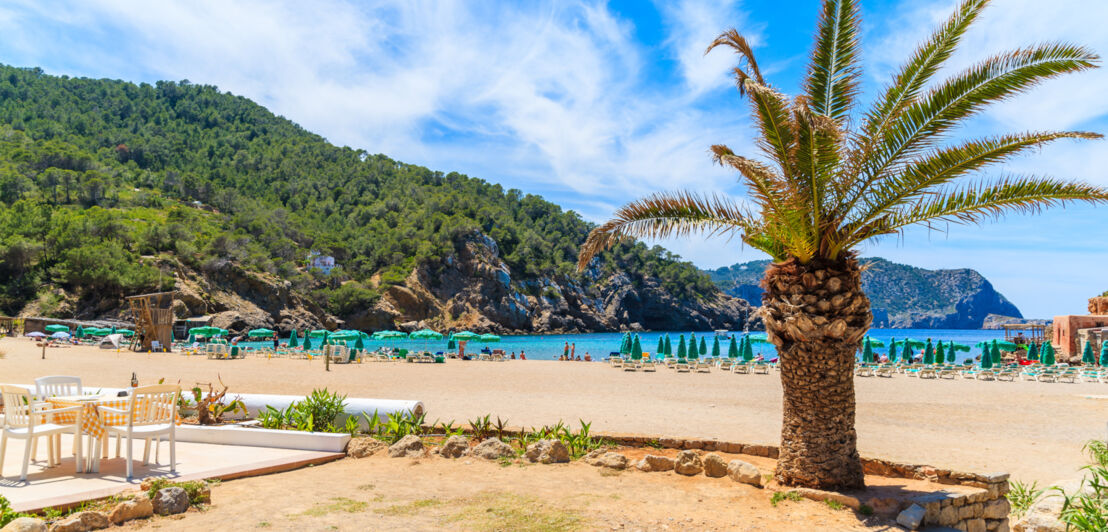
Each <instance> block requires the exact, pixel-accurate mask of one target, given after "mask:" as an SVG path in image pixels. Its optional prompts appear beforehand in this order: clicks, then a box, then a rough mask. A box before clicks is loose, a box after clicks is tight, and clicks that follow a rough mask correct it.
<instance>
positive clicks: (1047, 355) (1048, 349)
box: [1042, 342, 1054, 366]
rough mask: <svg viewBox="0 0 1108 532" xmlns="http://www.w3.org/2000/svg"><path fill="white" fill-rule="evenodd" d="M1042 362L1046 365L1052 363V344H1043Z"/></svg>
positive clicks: (1051, 364)
mask: <svg viewBox="0 0 1108 532" xmlns="http://www.w3.org/2000/svg"><path fill="white" fill-rule="evenodd" d="M1042 358H1043V364H1045V365H1047V366H1053V365H1054V344H1052V343H1051V342H1046V343H1044V344H1043V357H1042Z"/></svg>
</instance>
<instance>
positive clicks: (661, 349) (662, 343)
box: [656, 336, 666, 356]
mask: <svg viewBox="0 0 1108 532" xmlns="http://www.w3.org/2000/svg"><path fill="white" fill-rule="evenodd" d="M656 352H657V353H658V356H662V355H665V354H666V339H665V337H664V336H659V337H658V349H657V351H656Z"/></svg>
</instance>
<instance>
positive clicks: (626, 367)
mask: <svg viewBox="0 0 1108 532" xmlns="http://www.w3.org/2000/svg"><path fill="white" fill-rule="evenodd" d="M639 366H640V364H639V363H638V362H635V361H634V360H627V361H624V362H623V371H638V370H639Z"/></svg>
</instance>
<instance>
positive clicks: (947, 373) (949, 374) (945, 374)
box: [939, 366, 958, 380]
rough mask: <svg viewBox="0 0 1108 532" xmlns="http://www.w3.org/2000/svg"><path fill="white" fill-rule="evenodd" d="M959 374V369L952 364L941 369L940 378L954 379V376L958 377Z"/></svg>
mask: <svg viewBox="0 0 1108 532" xmlns="http://www.w3.org/2000/svg"><path fill="white" fill-rule="evenodd" d="M957 376H958V370H956V369H954V368H953V367H951V366H947V367H944V368H943V369H940V370H939V378H940V379H950V380H954V378H955V377H957Z"/></svg>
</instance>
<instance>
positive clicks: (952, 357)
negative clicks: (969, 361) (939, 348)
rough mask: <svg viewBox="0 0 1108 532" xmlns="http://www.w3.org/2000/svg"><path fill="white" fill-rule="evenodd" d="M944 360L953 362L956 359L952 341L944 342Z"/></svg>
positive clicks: (967, 348)
mask: <svg viewBox="0 0 1108 532" xmlns="http://www.w3.org/2000/svg"><path fill="white" fill-rule="evenodd" d="M946 347H947V349H946V361H947V362H949V363H951V364H953V363H954V362H956V361H957V360H958V354H957V353H956V352H955V347H954V342H948V343H947V344H946ZM966 350H967V351H968V350H969V346H966Z"/></svg>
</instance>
